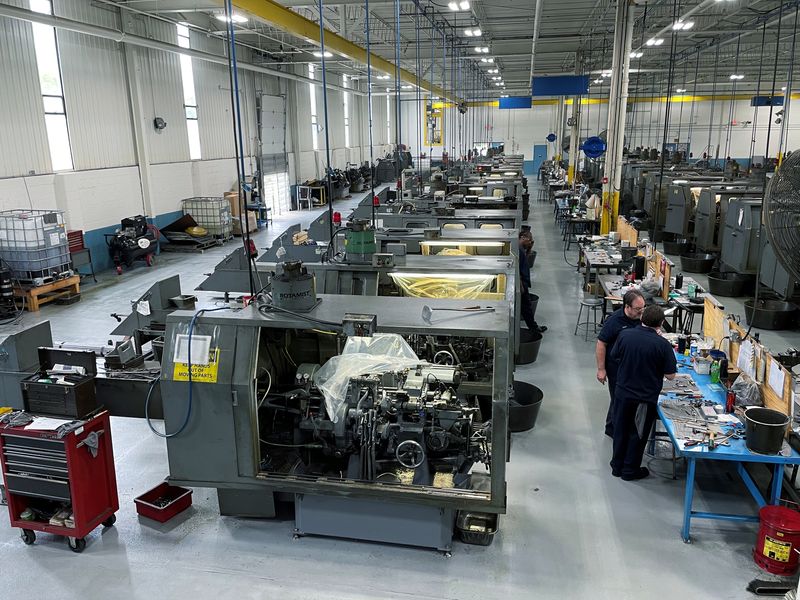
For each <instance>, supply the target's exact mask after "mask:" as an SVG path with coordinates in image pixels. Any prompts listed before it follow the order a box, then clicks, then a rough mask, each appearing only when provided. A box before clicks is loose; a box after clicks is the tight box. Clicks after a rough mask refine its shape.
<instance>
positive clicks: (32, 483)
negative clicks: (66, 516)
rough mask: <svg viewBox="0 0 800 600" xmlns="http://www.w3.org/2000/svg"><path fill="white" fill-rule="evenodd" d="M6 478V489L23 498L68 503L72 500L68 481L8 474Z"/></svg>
mask: <svg viewBox="0 0 800 600" xmlns="http://www.w3.org/2000/svg"><path fill="white" fill-rule="evenodd" d="M5 476H6V488H7V489H8V491H9V492H13V493H15V494H20V495H21V496H34V497H37V498H49V499H52V500H64V501H67V502H70V501H71V500H72V497H71V495H70V491H69V482H68V481H62V480H59V479H46V478H44V477H34V476H33V475H15V474H13V473H8V472H7V473H6V474H5Z"/></svg>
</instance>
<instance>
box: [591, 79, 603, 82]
mask: <svg viewBox="0 0 800 600" xmlns="http://www.w3.org/2000/svg"><path fill="white" fill-rule="evenodd" d="M592 83H603V80H602V79H595V80H594V81H593V82H592Z"/></svg>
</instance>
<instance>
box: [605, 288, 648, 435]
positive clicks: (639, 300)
mask: <svg viewBox="0 0 800 600" xmlns="http://www.w3.org/2000/svg"><path fill="white" fill-rule="evenodd" d="M643 310H644V297H643V296H642V293H641V292H640V291H639V290H630V291H628V292H626V293H625V295H624V296H623V297H622V308H620V309H619V310H615V311H614V312H613V313H611V314H610V315H609V317H608V318H607V319H606V320H605V323H603V328H602V329H601V330H600V333H599V335H598V336H597V344H596V345H595V349H594V355H595V358H596V359H597V381H599V382H600V383H602V384H603V385H605V383H606V381H608V395H609V396H610V398H611V402H610V403H609V405H608V412H607V413H606V435H607V436H608V437H614V388H615V387H616V385H617V361H615V360H614V359H613V358H611V351H612V350H613V349H614V342H616V341H617V337H618V336H619V334H620V333H621V332H622V331H624V330H625V329H628V328H629V327H636V326H637V325H638V324H639V319H640V318H641V316H642V311H643Z"/></svg>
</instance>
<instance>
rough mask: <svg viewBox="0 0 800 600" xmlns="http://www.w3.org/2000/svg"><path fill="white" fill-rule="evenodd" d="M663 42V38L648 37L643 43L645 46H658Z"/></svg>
mask: <svg viewBox="0 0 800 600" xmlns="http://www.w3.org/2000/svg"><path fill="white" fill-rule="evenodd" d="M663 43H664V38H650V39H649V40H647V41H646V42H645V43H644V45H645V46H660V45H661V44H663Z"/></svg>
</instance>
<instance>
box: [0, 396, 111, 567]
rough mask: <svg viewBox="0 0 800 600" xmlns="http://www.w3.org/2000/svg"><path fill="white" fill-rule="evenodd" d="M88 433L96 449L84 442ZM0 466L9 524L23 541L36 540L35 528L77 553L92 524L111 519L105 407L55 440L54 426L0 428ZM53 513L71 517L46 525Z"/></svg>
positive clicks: (108, 426) (108, 425)
mask: <svg viewBox="0 0 800 600" xmlns="http://www.w3.org/2000/svg"><path fill="white" fill-rule="evenodd" d="M93 432H96V434H97V440H96V441H97V448H96V449H93V448H92V445H93V444H91V443H87V437H89V436H90V435H91V434H92V433H93ZM93 437H94V436H92V438H93ZM89 441H91V438H90V440H89ZM0 467H2V470H3V479H4V480H5V485H6V492H7V495H8V514H9V517H10V518H11V526H12V527H19V528H20V529H21V530H22V541H23V542H25V543H26V544H32V543H33V542H34V541H35V540H36V533H35V532H36V531H44V532H46V533H52V534H55V535H61V536H65V537H66V538H67V540H68V542H69V547H70V548H71V549H72V551H73V552H82V551H83V549H84V548H85V547H86V539H85V538H86V536H87V535H88V534H89V533H90V532H91V531H92V530H93V529H95V528H96V527H97V526H99V525H101V524H102V525H103V526H104V527H111V526H112V525H113V524H114V522H115V521H116V517H115V516H114V513H115V512H117V510H119V498H118V497H117V478H116V473H115V471H114V452H113V449H112V446H111V421H110V419H109V416H108V413H107V412H105V411H103V412H101V413H100V414H98V415H97V416H95V417H93V418H91V419H89V420H88V421H86V423H85V424H84V425H83V426H81V427H79V428H78V429H75V430H73V431H71V432H70V433H68V434H66V435H65V436H64V437H62V438H60V439H59V438H58V437H57V434H56V432H55V431H44V430H35V429H25V428H24V427H8V428H6V429H0ZM59 512H60V513H61V514H62V515H64V513H65V512H66V513H67V514H69V513H71V518H67V523H66V524H64V525H59V524H51V518H53V519H56V520H57V521H58V519H59V517H58V513H59ZM53 515H56V516H55V517H53ZM24 516H25V517H27V518H23V517H24Z"/></svg>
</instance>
